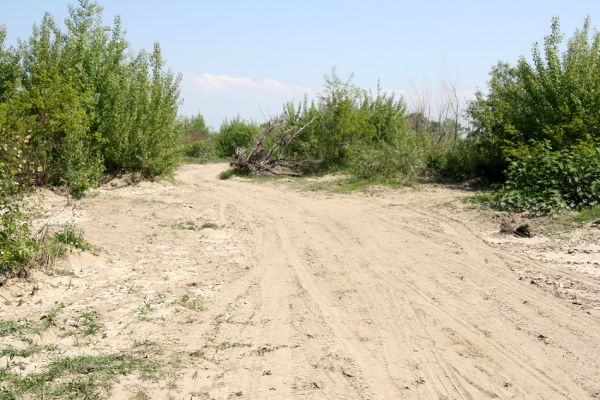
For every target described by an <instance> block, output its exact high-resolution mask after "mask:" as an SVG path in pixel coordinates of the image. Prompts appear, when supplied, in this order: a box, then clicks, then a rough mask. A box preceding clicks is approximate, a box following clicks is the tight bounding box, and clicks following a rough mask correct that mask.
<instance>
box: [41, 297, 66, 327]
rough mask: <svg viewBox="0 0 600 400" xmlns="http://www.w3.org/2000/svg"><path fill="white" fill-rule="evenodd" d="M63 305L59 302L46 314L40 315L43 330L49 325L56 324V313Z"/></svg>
mask: <svg viewBox="0 0 600 400" xmlns="http://www.w3.org/2000/svg"><path fill="white" fill-rule="evenodd" d="M64 307H65V306H64V304H62V303H61V304H59V305H57V306H56V307H54V308H53V309H51V310H50V311H49V312H48V313H47V314H44V315H42V316H41V317H40V321H41V324H42V329H43V330H45V329H48V328H50V327H51V326H56V323H57V322H58V315H59V314H60V312H61V311H62V309H63V308H64Z"/></svg>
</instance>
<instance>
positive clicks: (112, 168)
mask: <svg viewBox="0 0 600 400" xmlns="http://www.w3.org/2000/svg"><path fill="white" fill-rule="evenodd" d="M101 11H102V9H101V7H100V6H98V5H97V4H95V3H93V2H91V1H88V0H81V1H80V4H79V6H78V7H69V16H68V17H67V18H66V20H65V26H66V30H64V31H63V30H61V29H60V28H59V27H58V25H57V24H56V22H55V21H54V19H53V18H52V17H51V16H50V15H48V14H46V15H45V16H44V17H43V19H42V21H41V23H40V24H39V25H36V26H34V28H33V33H32V34H31V36H30V37H29V39H27V40H26V41H23V42H21V44H20V46H19V48H18V50H12V49H9V50H5V49H3V50H0V74H2V76H0V82H2V83H1V84H0V92H1V93H0V100H2V101H3V102H4V103H6V104H7V107H9V108H10V110H11V115H10V121H5V123H8V126H10V127H11V129H13V130H14V131H15V132H16V134H17V135H26V136H28V137H29V142H28V146H27V147H28V149H27V151H26V152H25V153H24V155H26V156H28V157H30V161H31V162H33V163H34V164H35V166H36V174H35V175H36V176H35V178H36V182H37V183H38V184H51V185H65V186H66V187H68V189H69V190H71V191H72V192H74V193H81V192H83V191H84V190H85V189H86V188H88V187H90V186H93V185H95V184H97V182H98V181H99V179H100V176H101V174H102V173H103V172H104V171H108V172H121V171H139V172H142V173H143V174H144V175H146V176H149V177H152V176H155V175H158V174H162V173H167V172H170V171H172V170H173V168H174V167H175V165H176V163H177V160H178V156H179V153H180V136H179V131H178V129H177V124H176V115H177V106H178V102H179V78H178V77H175V76H174V75H173V74H172V73H170V72H166V71H164V67H163V60H162V58H161V52H160V47H159V46H158V44H157V45H155V47H154V49H153V51H152V52H151V53H148V52H145V51H141V52H139V53H138V54H137V55H131V53H130V52H129V53H128V52H127V50H128V46H127V42H126V40H125V38H124V35H123V32H122V30H121V27H120V22H119V19H118V18H117V19H116V20H115V24H114V26H113V27H112V28H109V27H107V26H104V25H103V24H102V19H101ZM2 36H3V34H2V35H0V37H2Z"/></svg>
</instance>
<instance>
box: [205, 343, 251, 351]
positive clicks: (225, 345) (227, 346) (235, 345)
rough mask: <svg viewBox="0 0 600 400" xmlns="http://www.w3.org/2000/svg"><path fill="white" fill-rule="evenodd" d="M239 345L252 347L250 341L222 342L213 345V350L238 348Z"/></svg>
mask: <svg viewBox="0 0 600 400" xmlns="http://www.w3.org/2000/svg"><path fill="white" fill-rule="evenodd" d="M240 347H252V345H251V344H250V343H240V342H233V343H232V342H223V343H221V344H218V345H216V346H214V348H215V350H217V351H223V350H227V349H236V348H240Z"/></svg>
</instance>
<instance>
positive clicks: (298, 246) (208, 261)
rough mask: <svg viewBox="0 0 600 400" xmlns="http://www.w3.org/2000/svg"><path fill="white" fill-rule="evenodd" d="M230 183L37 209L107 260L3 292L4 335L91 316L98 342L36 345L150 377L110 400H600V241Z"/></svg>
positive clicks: (411, 201)
mask: <svg viewBox="0 0 600 400" xmlns="http://www.w3.org/2000/svg"><path fill="white" fill-rule="evenodd" d="M223 168H224V166H223V165H204V166H192V165H189V166H184V167H182V168H181V169H180V170H179V171H178V173H177V175H176V180H177V184H175V185H169V184H159V183H142V184H140V185H138V186H130V187H123V188H110V187H107V188H103V189H100V190H99V194H98V195H97V196H95V197H90V198H86V199H83V200H81V201H78V202H76V203H75V206H74V208H73V207H66V206H65V201H66V200H65V199H64V198H62V197H59V196H56V195H52V194H46V199H45V203H46V205H47V207H49V216H50V220H51V222H52V223H60V222H65V221H69V220H71V219H74V221H75V222H76V224H77V225H78V226H80V227H81V228H83V230H84V231H85V236H86V238H87V239H88V240H89V241H90V242H91V243H93V244H95V245H97V246H99V247H100V249H101V250H100V251H99V252H98V255H92V254H90V253H80V252H75V253H72V254H71V255H70V257H69V259H68V260H65V261H62V262H60V263H58V264H57V265H56V266H55V272H54V273H50V272H46V273H37V274H36V275H34V276H33V277H32V278H31V281H29V282H14V281H13V282H11V283H9V284H8V285H7V286H5V287H2V288H0V295H1V296H2V298H0V301H2V302H3V304H2V306H1V308H0V320H6V319H18V318H29V319H37V318H39V316H40V315H42V314H44V313H46V312H48V310H49V309H51V308H53V307H56V304H59V303H61V302H62V303H63V304H64V307H63V308H62V310H61V314H60V315H61V317H60V318H61V319H62V318H64V321H66V320H68V319H69V318H73V316H74V315H77V314H78V313H81V312H82V311H86V310H87V311H95V312H96V315H97V319H98V321H99V323H100V324H101V326H102V329H101V332H102V333H101V334H98V335H95V336H91V337H87V338H85V339H82V338H78V337H77V336H76V335H75V336H73V335H71V336H69V335H67V336H65V335H61V334H60V329H59V328H57V327H51V328H50V329H48V330H47V331H44V332H43V333H41V334H39V335H38V336H36V337H35V341H36V342H38V343H41V344H55V345H56V346H57V348H58V350H57V351H58V353H59V354H61V355H63V356H64V355H71V354H82V353H85V354H104V353H118V352H122V353H128V352H138V353H139V352H141V351H143V354H144V355H145V356H147V357H148V358H149V359H152V360H157V361H159V362H160V363H161V367H162V368H164V371H165V373H164V375H163V376H162V377H161V378H160V379H156V380H154V381H152V380H150V381H143V380H141V379H140V378H139V377H138V376H137V375H136V374H135V373H134V374H131V375H129V376H126V377H120V378H115V380H116V382H115V385H114V386H113V389H112V392H111V394H110V397H111V398H116V399H121V398H124V399H127V398H131V396H133V395H134V394H135V393H138V395H139V394H140V393H146V394H147V395H148V397H150V398H156V399H163V398H169V396H171V398H176V399H228V398H243V399H296V398H298V399H404V398H406V399H485V398H502V399H508V398H510V399H563V398H568V399H589V398H600V246H599V243H600V242H599V238H600V234H597V233H595V232H594V231H592V230H588V231H581V232H576V233H575V234H574V236H573V237H571V238H570V239H550V238H543V237H534V238H531V239H521V238H513V237H509V236H501V235H500V234H498V233H496V232H497V231H498V225H499V223H498V222H497V221H493V220H491V219H490V218H484V217H482V216H481V214H480V213H478V212H476V211H473V210H470V209H469V207H468V206H465V205H464V204H462V203H461V202H460V201H459V199H460V198H461V197H462V196H465V195H466V192H464V191H460V190H454V189H448V188H443V187H435V186H422V187H418V188H407V189H402V190H397V191H392V190H389V189H386V190H380V191H374V192H371V193H370V194H368V193H367V194H365V193H358V194H350V195H340V194H335V195H334V194H330V193H326V192H310V191H306V190H303V189H301V188H300V187H299V186H298V185H297V184H294V183H289V182H286V181H277V182H267V183H256V182H249V181H245V180H242V179H237V178H234V179H232V180H228V181H220V180H218V179H217V177H216V176H217V174H218V173H219V171H221V170H222V169H223ZM189 221H193V222H194V223H195V224H196V226H197V227H200V226H201V225H202V224H204V223H215V224H217V225H218V227H217V229H211V228H206V229H199V228H198V229H197V230H186V229H179V228H181V227H182V226H181V225H176V224H177V223H178V222H179V223H186V222H189ZM598 231H600V230H598ZM11 340H12V341H15V340H16V339H11V338H0V345H2V344H4V345H6V344H9V342H10V343H13V342H11ZM0 347H1V346H0ZM136 354H137V353H136ZM53 356H55V354H38V355H34V356H32V357H30V358H26V359H19V358H18V357H17V358H15V359H13V360H7V359H2V358H0V364H1V365H5V364H6V363H7V362H10V363H13V364H14V365H16V364H15V363H17V364H18V363H20V364H19V365H20V368H21V369H22V370H23V373H28V372H31V371H35V370H37V369H39V368H40V367H41V366H42V365H43V364H44V362H45V361H47V360H48V359H49V358H51V357H53ZM139 398H142V397H139Z"/></svg>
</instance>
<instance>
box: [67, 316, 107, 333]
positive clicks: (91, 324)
mask: <svg viewBox="0 0 600 400" xmlns="http://www.w3.org/2000/svg"><path fill="white" fill-rule="evenodd" d="M74 322H75V324H74V326H75V331H72V332H70V334H74V335H81V336H83V337H86V336H92V335H95V334H97V333H98V332H100V329H102V324H101V323H100V322H98V316H97V315H96V313H95V312H94V311H84V312H82V313H81V314H79V315H78V316H76V317H75V319H74Z"/></svg>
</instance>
